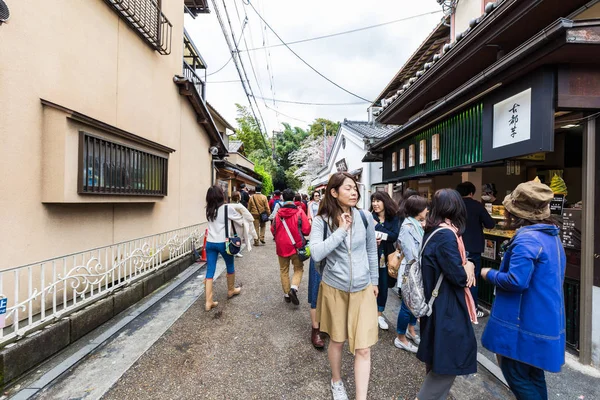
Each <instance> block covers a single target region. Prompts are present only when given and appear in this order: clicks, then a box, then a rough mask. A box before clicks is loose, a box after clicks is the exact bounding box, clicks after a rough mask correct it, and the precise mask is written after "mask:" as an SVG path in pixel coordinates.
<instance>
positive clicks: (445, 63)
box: [377, 0, 589, 125]
mask: <svg viewBox="0 0 600 400" xmlns="http://www.w3.org/2000/svg"><path fill="white" fill-rule="evenodd" d="M588 2H589V0H569V1H564V0H504V1H503V2H502V3H500V5H499V6H498V7H497V8H496V9H495V10H494V11H493V12H492V13H491V14H490V15H487V16H486V17H485V18H484V19H483V20H482V21H481V22H480V23H479V25H477V26H476V27H475V28H474V29H473V30H472V31H471V32H470V33H469V34H467V35H466V36H465V37H464V38H463V39H462V40H460V41H459V42H457V43H455V44H454V46H453V48H452V49H451V50H450V51H449V52H448V53H447V54H445V55H444V56H443V57H442V58H441V59H440V60H439V61H438V62H436V63H434V64H433V66H432V67H431V68H430V69H429V70H427V71H426V72H425V73H424V74H423V75H422V76H421V77H420V78H418V79H417V80H416V81H415V82H414V83H413V84H412V85H411V86H410V87H409V88H408V89H407V90H405V91H404V92H403V93H402V95H400V96H399V97H398V98H397V99H396V100H395V101H394V102H393V103H392V104H390V105H389V106H388V107H387V108H385V109H384V110H383V111H382V113H381V114H380V115H379V117H378V119H377V121H378V122H380V123H384V124H395V125H402V124H405V123H406V122H407V121H408V120H409V119H410V118H411V117H413V116H415V115H417V114H418V113H420V112H421V111H422V110H424V109H426V108H427V107H428V106H430V105H432V104H434V103H435V102H437V101H438V99H440V98H443V97H444V96H445V95H447V94H448V93H451V92H452V91H453V90H455V89H456V88H458V87H459V86H461V85H463V84H464V83H465V82H467V81H468V80H469V79H470V78H471V77H473V76H476V75H477V74H478V73H480V72H481V71H483V70H485V69H486V68H487V67H489V66H490V65H492V64H494V63H495V62H496V61H497V60H498V59H499V57H500V56H502V54H508V53H510V52H512V51H513V50H514V49H516V48H517V47H519V46H520V45H521V44H522V43H524V42H526V41H527V40H528V39H529V38H531V37H532V36H534V35H536V34H537V33H538V32H540V31H541V30H543V29H544V28H545V27H546V26H547V25H548V24H550V23H551V22H552V21H556V20H557V19H559V18H562V17H565V16H568V15H570V14H571V13H572V12H573V11H575V10H577V9H579V8H581V7H583V6H585V4H587V3H588Z"/></svg>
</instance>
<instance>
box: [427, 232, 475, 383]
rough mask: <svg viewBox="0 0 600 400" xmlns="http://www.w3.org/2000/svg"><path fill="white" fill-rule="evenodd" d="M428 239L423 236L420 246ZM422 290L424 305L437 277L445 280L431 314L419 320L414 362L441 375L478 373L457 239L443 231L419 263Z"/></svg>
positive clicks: (432, 240)
mask: <svg viewBox="0 0 600 400" xmlns="http://www.w3.org/2000/svg"><path fill="white" fill-rule="evenodd" d="M429 235H431V233H430V232H428V233H426V234H425V237H424V238H423V243H425V241H426V240H427V238H428V237H429ZM421 267H422V269H423V287H424V289H425V298H426V300H427V301H429V299H430V298H431V294H432V293H433V289H434V288H435V284H436V282H437V279H438V277H439V276H440V273H442V272H443V273H444V280H443V281H442V285H441V286H440V290H439V296H438V298H437V299H436V300H435V303H433V313H432V314H431V316H429V317H422V318H421V344H420V345H419V351H418V352H417V358H418V359H419V360H421V361H423V362H424V363H426V364H428V365H430V366H431V368H432V370H433V372H435V373H436V374H444V375H468V374H473V373H475V372H477V340H476V339H475V332H474V331H473V326H472V325H471V320H470V318H469V312H468V311H467V303H466V300H465V289H464V288H465V286H466V284H467V273H466V272H465V269H464V268H463V266H462V259H461V257H460V252H459V250H458V243H457V241H456V236H455V235H454V233H453V232H452V231H450V230H449V229H444V230H443V231H441V232H438V233H436V234H435V236H434V237H432V238H431V240H430V241H429V243H427V246H426V247H425V249H424V251H423V257H422V259H421Z"/></svg>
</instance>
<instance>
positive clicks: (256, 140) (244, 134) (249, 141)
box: [233, 104, 269, 154]
mask: <svg viewBox="0 0 600 400" xmlns="http://www.w3.org/2000/svg"><path fill="white" fill-rule="evenodd" d="M235 106H236V107H237V113H238V116H237V118H236V119H235V120H236V121H237V123H238V127H239V128H238V129H236V131H235V135H234V136H233V139H234V140H241V141H242V142H243V143H244V149H246V154H251V153H254V152H255V151H257V150H262V151H263V152H264V153H268V152H269V148H268V147H267V143H268V142H267V140H266V138H265V137H264V135H263V134H262V133H261V130H260V125H259V124H258V122H257V121H256V119H255V118H254V116H253V115H252V113H251V112H250V111H248V109H247V108H246V107H244V106H242V105H240V104H236V105H235Z"/></svg>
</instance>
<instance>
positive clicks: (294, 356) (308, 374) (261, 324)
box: [104, 235, 510, 400]
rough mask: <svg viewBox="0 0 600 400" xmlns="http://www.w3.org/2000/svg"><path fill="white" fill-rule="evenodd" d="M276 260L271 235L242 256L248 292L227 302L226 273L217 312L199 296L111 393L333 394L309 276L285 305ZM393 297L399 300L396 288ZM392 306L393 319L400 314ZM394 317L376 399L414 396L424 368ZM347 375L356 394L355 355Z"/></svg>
mask: <svg viewBox="0 0 600 400" xmlns="http://www.w3.org/2000/svg"><path fill="white" fill-rule="evenodd" d="M275 257H276V256H275V245H274V242H273V240H272V238H271V237H270V235H268V239H267V244H266V246H261V247H258V248H255V249H254V250H253V251H252V252H251V253H247V252H245V254H244V257H243V259H236V271H237V277H238V281H239V282H240V283H242V284H243V292H242V294H241V295H240V296H238V297H237V298H234V299H232V300H227V299H226V284H225V279H224V275H221V276H220V277H219V278H218V279H217V280H216V281H215V286H216V299H217V300H218V301H219V306H218V307H217V309H215V310H213V311H211V312H205V311H204V297H203V296H202V297H200V298H199V300H198V301H197V302H196V303H195V304H193V305H192V306H191V307H190V308H189V309H188V310H187V312H186V313H185V314H183V316H182V317H181V318H180V319H179V320H178V321H176V322H175V323H174V324H173V325H172V326H171V328H170V329H169V330H168V331H167V332H166V333H165V334H164V335H163V336H162V337H161V338H160V339H159V340H158V341H157V342H156V343H155V344H154V345H153V346H152V347H151V348H150V349H149V350H148V351H147V352H146V353H145V354H144V355H143V356H142V357H141V358H140V359H139V360H138V361H137V362H136V363H135V364H134V365H133V367H132V368H130V369H129V371H127V372H126V373H125V374H124V375H123V376H122V377H121V379H120V380H119V381H118V383H117V384H116V385H115V386H114V387H113V388H112V389H111V390H110V391H109V392H108V393H107V394H106V395H105V396H104V398H105V399H120V400H121V399H159V398H160V399H190V398H205V399H246V398H251V399H330V398H331V394H330V390H329V379H330V375H329V372H328V371H329V367H328V361H327V354H326V352H325V351H318V350H316V349H314V348H313V347H312V345H311V343H310V340H309V333H310V317H309V313H308V310H309V306H308V304H307V299H306V293H307V277H308V273H307V271H306V273H305V274H304V279H303V282H302V286H301V291H300V297H301V304H300V306H293V305H292V304H288V303H285V302H284V301H283V298H282V297H283V296H282V292H281V287H280V283H279V273H278V264H277V262H276V258H275ZM307 265H308V264H307ZM195 282H201V280H195ZM390 300H392V301H391V302H392V303H393V302H394V301H393V300H395V299H394V295H393V293H392V294H391V295H390ZM396 302H397V301H396ZM396 307H397V306H396ZM393 308H395V307H393V306H392V307H390V311H391V312H390V316H392V315H395V311H394V310H392V309H393ZM391 319H393V318H391ZM392 322H393V324H390V330H389V331H388V332H381V331H380V332H381V334H380V340H379V342H378V344H377V345H376V346H375V347H374V348H373V360H372V376H371V386H370V390H369V398H372V399H398V398H400V399H404V398H407V399H412V398H414V395H415V393H416V392H417V391H418V388H419V386H420V384H421V382H422V379H423V376H424V373H425V369H424V366H423V365H422V364H421V363H420V362H419V361H418V360H417V359H416V358H415V357H414V356H413V355H409V354H408V353H406V352H403V351H400V350H398V349H396V348H395V347H394V346H393V338H394V329H393V325H395V320H393V321H392ZM477 375H481V374H477ZM343 379H344V382H346V386H347V388H348V391H349V393H348V394H349V396H350V397H351V398H352V397H353V395H354V393H353V392H354V391H353V387H354V382H353V381H354V379H353V368H352V356H351V355H350V353H348V352H345V356H344V360H343ZM474 384H475V385H478V386H481V387H482V388H483V386H488V387H489V386H495V385H497V383H495V382H492V381H490V382H489V383H488V384H487V385H480V382H477V383H474ZM465 385H466V386H465ZM459 386H462V387H463V389H464V390H465V393H468V392H469V391H472V388H471V387H470V386H472V385H470V384H469V383H468V381H465V382H462V383H461V384H460V385H457V387H459ZM499 390H500V391H499V392H498V390H496V393H500V396H499V397H497V396H494V395H489V397H487V398H498V399H502V398H510V397H506V396H507V394H506V392H505V391H502V388H500V389H499ZM455 397H457V398H482V397H470V396H469V397H463V396H458V395H456V394H455Z"/></svg>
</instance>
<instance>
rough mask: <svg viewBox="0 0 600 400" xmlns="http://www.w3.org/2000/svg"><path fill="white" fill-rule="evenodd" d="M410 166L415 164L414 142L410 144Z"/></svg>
mask: <svg viewBox="0 0 600 400" xmlns="http://www.w3.org/2000/svg"><path fill="white" fill-rule="evenodd" d="M408 166H409V168H410V167H414V166H415V145H414V144H411V145H410V146H408Z"/></svg>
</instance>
